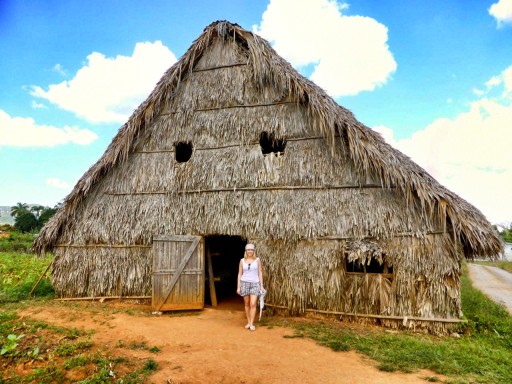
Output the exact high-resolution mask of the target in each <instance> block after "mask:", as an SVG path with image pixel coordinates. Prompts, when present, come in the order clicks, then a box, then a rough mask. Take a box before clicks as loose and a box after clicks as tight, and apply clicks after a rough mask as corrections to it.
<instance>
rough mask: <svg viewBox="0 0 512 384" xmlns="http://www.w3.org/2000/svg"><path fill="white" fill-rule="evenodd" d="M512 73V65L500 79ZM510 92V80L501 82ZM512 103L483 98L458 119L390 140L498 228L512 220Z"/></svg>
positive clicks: (511, 100) (506, 99)
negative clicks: (502, 223)
mask: <svg viewBox="0 0 512 384" xmlns="http://www.w3.org/2000/svg"><path fill="white" fill-rule="evenodd" d="M509 73H512V66H511V67H509V68H508V69H507V70H505V71H504V72H503V73H502V74H501V75H500V76H499V78H500V79H502V80H503V79H504V77H505V76H506V75H507V76H508V74H509ZM499 84H502V85H503V86H504V87H505V80H503V81H500V82H499ZM511 121H512V98H511V97H510V96H508V97H504V98H501V99H499V100H495V99H488V98H482V99H480V100H477V101H475V102H473V103H471V105H470V107H469V109H468V110H467V111H465V112H464V113H461V114H459V115H458V116H457V117H455V118H454V119H446V118H441V119H437V120H435V121H433V122H432V123H430V124H429V125H428V126H427V127H425V129H423V130H421V131H418V132H416V133H415V134H414V135H413V136H412V137H410V138H408V139H404V140H395V138H394V137H393V134H392V130H391V129H389V128H386V127H375V128H374V129H375V130H376V131H378V132H381V133H383V136H384V138H385V139H386V141H387V142H388V143H389V144H391V145H393V146H394V147H396V148H398V149H399V150H400V151H402V152H403V153H405V154H406V155H408V156H410V157H411V158H412V159H413V160H414V161H415V162H416V163H418V164H419V165H420V166H422V167H423V168H425V169H426V170H427V172H429V173H430V174H431V175H432V176H434V177H435V178H436V179H437V180H438V181H439V182H440V183H441V184H443V185H445V186H446V187H447V188H449V189H450V190H452V191H454V192H455V193H457V194H459V195H460V196H461V197H463V198H464V199H466V200H467V201H469V202H470V203H472V204H474V205H475V206H476V207H478V208H479V209H480V210H481V211H482V212H483V213H484V214H485V215H486V216H487V218H488V219H490V220H491V221H492V222H494V223H498V222H505V221H511V220H512V205H511V204H510V191H512V125H511V124H510V122H511Z"/></svg>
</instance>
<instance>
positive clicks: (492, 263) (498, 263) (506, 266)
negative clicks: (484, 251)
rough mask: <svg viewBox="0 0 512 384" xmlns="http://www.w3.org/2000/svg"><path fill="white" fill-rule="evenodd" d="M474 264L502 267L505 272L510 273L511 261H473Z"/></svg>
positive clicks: (511, 270) (511, 269) (511, 268)
mask: <svg viewBox="0 0 512 384" xmlns="http://www.w3.org/2000/svg"><path fill="white" fill-rule="evenodd" d="M474 263H475V264H480V265H488V266H491V267H498V268H501V269H504V270H505V271H507V272H511V273H512V261H506V260H498V261H480V260H479V261H475V262H474Z"/></svg>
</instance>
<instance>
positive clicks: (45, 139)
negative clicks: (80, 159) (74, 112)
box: [0, 110, 98, 147]
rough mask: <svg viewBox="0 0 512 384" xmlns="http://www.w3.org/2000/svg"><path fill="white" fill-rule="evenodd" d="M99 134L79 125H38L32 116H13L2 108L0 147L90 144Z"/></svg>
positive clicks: (0, 115) (0, 111) (0, 113)
mask: <svg viewBox="0 0 512 384" xmlns="http://www.w3.org/2000/svg"><path fill="white" fill-rule="evenodd" d="M97 138H98V136H97V135H96V134H95V133H94V132H92V131H90V130H88V129H81V128H79V127H70V126H64V127H63V128H57V127H53V126H51V125H38V124H36V122H35V121H34V119H32V118H30V117H11V116H10V115H9V114H7V113H6V112H4V111H2V110H0V147H2V146H9V147H54V146H56V145H63V144H78V145H88V144H90V143H92V142H93V141H94V140H96V139H97Z"/></svg>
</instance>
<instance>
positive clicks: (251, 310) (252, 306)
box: [244, 295, 258, 325]
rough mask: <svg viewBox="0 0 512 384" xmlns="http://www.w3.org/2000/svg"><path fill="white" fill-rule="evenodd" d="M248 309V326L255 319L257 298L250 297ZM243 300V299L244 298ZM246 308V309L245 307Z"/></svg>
mask: <svg viewBox="0 0 512 384" xmlns="http://www.w3.org/2000/svg"><path fill="white" fill-rule="evenodd" d="M246 297H250V307H249V324H250V325H253V324H254V318H255V317H256V303H257V302H258V296H256V295H250V296H246ZM244 299H245V297H244ZM246 308H247V307H246Z"/></svg>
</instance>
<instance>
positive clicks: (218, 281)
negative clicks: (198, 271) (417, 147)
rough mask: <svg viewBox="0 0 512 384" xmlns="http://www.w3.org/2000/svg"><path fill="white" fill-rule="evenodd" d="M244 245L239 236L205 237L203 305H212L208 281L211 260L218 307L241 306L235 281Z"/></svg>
mask: <svg viewBox="0 0 512 384" xmlns="http://www.w3.org/2000/svg"><path fill="white" fill-rule="evenodd" d="M246 243H247V241H246V240H245V239H243V238H241V237H239V236H228V235H212V236H206V237H205V255H206V277H207V278H206V282H205V284H206V285H205V305H211V304H212V297H211V296H212V295H211V294H210V285H209V280H208V275H209V274H208V268H209V265H208V260H209V259H211V261H212V269H213V276H214V278H215V294H216V299H217V303H218V304H220V305H226V304H229V303H233V304H238V305H242V306H243V304H242V303H243V301H242V299H241V298H240V296H238V295H237V293H236V283H237V281H236V280H237V276H238V265H239V262H240V259H241V258H242V257H243V256H244V249H245V244H246ZM208 255H209V257H208Z"/></svg>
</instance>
